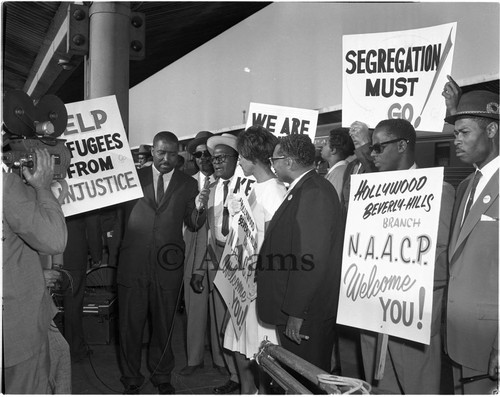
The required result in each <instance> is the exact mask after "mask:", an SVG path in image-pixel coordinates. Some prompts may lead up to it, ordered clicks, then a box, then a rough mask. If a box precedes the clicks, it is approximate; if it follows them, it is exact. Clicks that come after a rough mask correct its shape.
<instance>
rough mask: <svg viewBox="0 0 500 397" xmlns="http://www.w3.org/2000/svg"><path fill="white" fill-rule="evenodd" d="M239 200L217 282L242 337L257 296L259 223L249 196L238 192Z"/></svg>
mask: <svg viewBox="0 0 500 397" xmlns="http://www.w3.org/2000/svg"><path fill="white" fill-rule="evenodd" d="M236 200H237V201H238V202H239V207H240V211H239V212H237V213H236V214H235V215H234V216H233V218H232V219H231V223H230V232H229V235H228V238H227V241H226V245H225V247H224V252H223V254H222V259H221V262H220V264H219V266H220V268H219V270H218V271H217V275H216V276H215V279H214V284H215V286H216V287H217V289H218V290H219V292H220V294H221V296H222V298H223V299H224V302H225V303H226V306H227V308H228V311H229V314H230V315H231V321H232V323H233V327H234V330H235V334H236V335H237V336H238V337H239V336H240V334H241V331H242V329H243V325H244V324H245V319H246V315H247V312H248V306H249V305H250V301H251V299H255V297H256V289H257V287H256V285H255V281H254V277H255V270H256V265H257V262H256V257H257V256H256V253H257V225H256V224H255V220H254V218H253V215H252V210H251V209H250V204H249V203H248V199H247V198H246V196H245V195H244V194H239V195H237V199H236Z"/></svg>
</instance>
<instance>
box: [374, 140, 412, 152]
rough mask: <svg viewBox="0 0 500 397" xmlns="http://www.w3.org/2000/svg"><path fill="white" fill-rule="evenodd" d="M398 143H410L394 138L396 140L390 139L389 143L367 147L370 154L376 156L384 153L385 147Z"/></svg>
mask: <svg viewBox="0 0 500 397" xmlns="http://www.w3.org/2000/svg"><path fill="white" fill-rule="evenodd" d="M399 141H405V142H406V143H408V142H410V140H409V139H406V138H396V139H391V140H390V141H385V142H379V143H376V144H375V145H371V146H368V149H369V150H370V152H375V153H377V154H380V153H382V152H383V151H384V148H385V146H386V145H389V144H390V143H394V142H399Z"/></svg>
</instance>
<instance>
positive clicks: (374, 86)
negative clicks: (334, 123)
mask: <svg viewBox="0 0 500 397" xmlns="http://www.w3.org/2000/svg"><path fill="white" fill-rule="evenodd" d="M456 31H457V23H456V22H454V23H448V24H445V25H439V26H434V27H430V28H423V29H413V30H405V31H398V32H384V33H372V34H357V35H346V36H343V40H342V55H343V61H342V70H343V74H342V126H344V127H349V126H350V125H351V124H352V123H353V122H354V121H357V120H360V121H363V122H365V123H367V124H368V125H369V126H370V127H371V128H374V127H375V125H376V124H377V123H378V122H379V121H380V120H384V119H394V118H403V119H406V120H408V121H409V122H411V123H412V124H413V126H414V127H415V128H418V129H420V130H422V131H434V132H442V130H443V120H444V117H445V115H446V106H445V102H444V99H443V97H442V96H441V92H442V89H443V87H444V85H445V83H446V82H447V78H446V75H447V74H451V67H452V60H453V52H454V49H455V35H456Z"/></svg>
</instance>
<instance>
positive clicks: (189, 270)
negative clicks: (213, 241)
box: [184, 172, 215, 280]
mask: <svg viewBox="0 0 500 397" xmlns="http://www.w3.org/2000/svg"><path fill="white" fill-rule="evenodd" d="M199 174H200V172H198V173H196V174H195V175H193V179H194V180H195V181H198V176H199ZM214 180H215V179H214V177H213V175H212V176H210V181H211V185H212V184H213V183H214ZM200 219H201V218H200ZM203 219H206V217H204V218H203ZM207 239H208V236H207V229H206V226H205V227H202V228H200V229H199V230H198V231H196V232H192V231H190V230H189V229H186V230H185V231H184V241H185V243H186V259H185V262H184V277H185V278H186V279H187V280H190V279H191V276H192V275H193V273H196V271H197V270H198V271H199V270H200V269H206V265H207V264H205V263H203V262H204V261H205V257H206V252H207V244H208V240H207Z"/></svg>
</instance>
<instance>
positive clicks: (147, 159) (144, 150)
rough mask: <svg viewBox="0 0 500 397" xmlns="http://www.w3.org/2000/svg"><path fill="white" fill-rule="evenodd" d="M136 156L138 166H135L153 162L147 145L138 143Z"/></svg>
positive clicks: (146, 165) (142, 166) (143, 165)
mask: <svg viewBox="0 0 500 397" xmlns="http://www.w3.org/2000/svg"><path fill="white" fill-rule="evenodd" d="M137 158H138V159H139V166H138V167H137V168H144V167H148V166H150V165H151V164H153V159H152V157H151V147H150V146H149V145H140V146H139V152H138V154H137Z"/></svg>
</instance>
